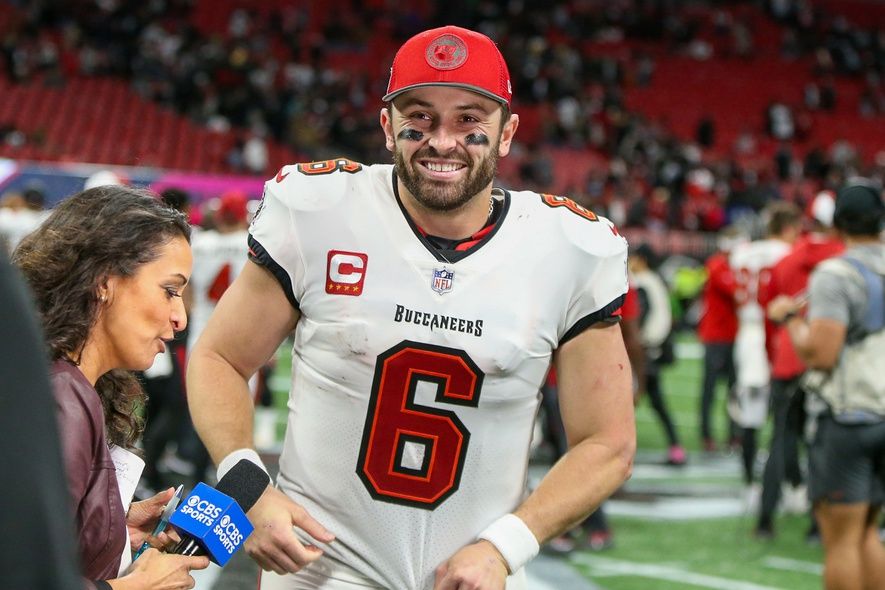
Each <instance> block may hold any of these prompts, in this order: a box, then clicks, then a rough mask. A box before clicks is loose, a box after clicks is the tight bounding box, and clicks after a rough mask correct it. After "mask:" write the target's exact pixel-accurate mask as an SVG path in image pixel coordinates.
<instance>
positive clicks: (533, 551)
mask: <svg viewBox="0 0 885 590" xmlns="http://www.w3.org/2000/svg"><path fill="white" fill-rule="evenodd" d="M477 538H479V539H485V540H486V541H488V542H489V543H491V544H492V545H494V546H495V547H496V548H497V549H498V551H499V552H500V553H501V556H502V557H504V561H506V562H507V568H508V569H509V570H510V573H511V574H515V573H516V572H517V571H518V570H520V569H521V568H522V566H524V565H525V564H527V563H528V562H529V561H531V560H532V558H534V557H535V556H536V555H537V554H538V551H539V550H540V549H541V547H540V545H539V544H538V539H536V538H535V535H534V533H532V531H530V530H529V527H527V526H526V524H525V523H524V522H523V521H522V519H521V518H519V517H518V516H516V515H515V514H505V515H504V516H502V517H501V518H499V519H498V520H496V521H495V522H493V523H492V524H490V525H489V526H487V527H486V529H485V530H484V531H483V532H481V533H480V534H479V535H478V537H477Z"/></svg>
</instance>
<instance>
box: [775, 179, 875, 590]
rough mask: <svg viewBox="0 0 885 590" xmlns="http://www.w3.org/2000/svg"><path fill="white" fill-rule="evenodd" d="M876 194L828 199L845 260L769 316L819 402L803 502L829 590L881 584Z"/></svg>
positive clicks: (849, 192)
mask: <svg viewBox="0 0 885 590" xmlns="http://www.w3.org/2000/svg"><path fill="white" fill-rule="evenodd" d="M883 219H885V205H883V203H882V189H881V188H880V187H879V186H876V185H874V184H872V183H870V182H861V181H855V182H852V183H851V184H849V185H847V186H846V187H844V188H842V189H841V190H840V191H839V193H838V195H837V196H836V207H835V211H834V213H833V224H834V225H835V226H836V228H837V229H838V230H839V234H840V235H841V236H842V238H843V240H844V242H845V247H846V252H845V254H844V255H842V256H839V257H836V258H832V259H830V260H826V261H824V262H822V263H820V264H819V265H818V266H817V268H815V270H814V271H813V272H812V274H811V279H810V281H809V286H808V303H807V305H808V317H807V319H806V318H804V317H803V314H802V311H803V307H804V305H805V302H804V301H803V299H802V298H795V297H790V296H788V295H782V296H780V297H777V298H776V299H774V300H773V301H772V302H771V303H770V305H769V306H768V314H769V317H770V318H771V319H772V320H773V321H777V322H780V323H782V324H784V325H785V326H786V329H787V330H788V332H789V335H790V339H791V341H792V343H793V345H794V346H795V349H796V352H797V353H798V354H799V357H800V358H801V359H802V361H803V362H804V363H805V365H806V366H807V367H809V368H810V369H814V370H815V371H817V372H816V373H814V374H813V375H814V376H816V377H820V378H821V379H820V380H818V381H816V382H815V381H812V380H810V379H807V380H806V381H805V384H806V386H807V387H809V388H810V389H811V390H812V391H814V392H815V393H816V394H817V395H820V397H821V398H822V399H823V400H824V401H825V402H826V403H827V406H828V409H827V411H826V412H824V413H823V414H821V415H820V416H819V417H818V419H817V428H816V432H815V436H814V439H813V442H812V445H811V452H810V461H809V463H810V467H811V478H810V490H811V491H810V497H811V500H812V502H813V505H814V514H815V517H816V518H817V522H818V525H819V526H820V532H821V540H822V541H823V546H824V576H823V577H824V585H825V587H826V588H827V590H862V589H863V590H868V589H871V588H883V587H885V547H883V545H882V541H881V539H880V538H879V532H878V528H877V523H878V518H879V515H880V513H881V509H882V504H883V501H885V383H883V379H882V375H881V370H880V366H881V365H880V364H879V362H880V361H881V359H882V358H885V299H883V297H885V296H883V292H885V288H883V286H885V244H883V242H882V239H881V237H880V232H881V230H882V221H883Z"/></svg>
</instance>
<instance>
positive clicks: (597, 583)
mask: <svg viewBox="0 0 885 590" xmlns="http://www.w3.org/2000/svg"><path fill="white" fill-rule="evenodd" d="M678 342H679V344H678V345H677V356H678V357H679V358H678V359H677V362H676V363H675V364H674V365H672V366H671V367H669V368H667V369H665V370H664V373H663V376H662V377H663V385H664V391H665V394H666V398H667V403H668V405H669V407H670V411H671V413H672V415H673V418H674V420H675V421H676V424H677V428H678V431H679V435H680V437H681V440H682V442H683V444H684V445H685V446H686V448H687V450H688V464H687V465H686V466H684V467H671V466H668V465H666V464H665V462H664V459H665V452H666V440H665V437H664V434H663V431H662V428H661V426H660V425H659V423H658V420H657V417H656V416H655V415H654V413H653V411H652V410H651V407H650V405H649V404H648V402H647V401H642V402H640V404H639V406H638V407H637V409H636V421H637V438H638V453H637V459H636V467H635V470H634V474H633V477H632V478H631V480H630V481H628V482H627V483H626V485H625V486H624V487H623V488H622V490H621V491H619V492H618V493H617V494H616V496H615V497H614V498H613V499H612V500H611V501H610V502H608V503H607V504H606V509H607V513H608V517H609V521H610V523H611V525H612V529H613V531H614V540H615V543H614V547H612V548H610V549H607V550H605V551H602V552H590V551H587V550H577V551H575V552H574V553H572V554H571V555H569V556H568V557H565V558H562V561H563V563H564V564H567V566H568V567H571V568H574V569H575V570H576V571H578V572H580V574H581V575H582V576H583V577H584V578H585V579H586V580H588V584H587V588H593V587H597V588H601V589H606V590H677V589H696V588H701V589H703V588H710V589H716V590H804V589H814V588H820V586H821V575H820V573H821V563H822V552H821V549H820V547H819V546H814V545H808V544H807V543H806V541H805V531H806V529H807V528H808V517H807V516H805V515H780V516H779V517H778V519H777V522H776V526H777V536H776V537H775V538H774V539H773V540H769V541H759V540H757V539H755V538H754V537H753V526H754V524H755V513H752V514H751V513H750V512H748V511H747V509H746V501H745V490H744V485H743V483H742V479H741V468H740V463H739V459H738V456H737V455H736V454H734V453H731V452H728V451H720V452H717V453H704V452H702V451H700V449H699V434H698V397H699V392H700V379H701V359H700V353H701V349H700V347H699V345H698V344H697V342H696V341H695V339H694V337H693V335H690V334H684V335H682V336H681V337H680V338H679V340H678ZM287 357H288V349H284V350H281V354H280V355H279V363H278V365H277V370H276V375H275V378H274V379H273V380H272V381H271V385H272V389H273V390H274V395H275V401H276V405H277V406H278V407H280V408H284V407H285V399H286V397H287V393H286V391H285V390H286V388H287V387H288V375H289V368H290V367H289V359H288V358H287ZM281 415H282V412H281ZM714 417H715V419H716V423H715V432H716V434H717V437H718V439H719V440H720V441H721V440H722V439H723V438H724V435H725V433H726V417H725V410H724V386H722V385H720V391H719V394H718V396H717V405H716V408H715V409H714ZM283 427H284V424H283V423H282V420H281V423H280V424H279V429H280V434H282V429H283ZM767 443H768V430H767V429H766V430H765V431H763V433H762V436H761V437H760V448H761V449H763V451H762V453H761V454H762V457H760V460H759V464H758V467H759V471H760V473H761V467H762V461H763V459H764V449H766V448H767ZM542 451H543V450H542ZM544 469H545V464H544V462H543V452H541V453H539V461H538V462H536V463H535V464H534V465H533V468H532V473H533V474H535V477H540V476H541V475H543V470H544ZM551 587H555V588H556V590H571V589H570V588H558V587H556V586H555V585H553V586H551ZM580 590H585V589H580Z"/></svg>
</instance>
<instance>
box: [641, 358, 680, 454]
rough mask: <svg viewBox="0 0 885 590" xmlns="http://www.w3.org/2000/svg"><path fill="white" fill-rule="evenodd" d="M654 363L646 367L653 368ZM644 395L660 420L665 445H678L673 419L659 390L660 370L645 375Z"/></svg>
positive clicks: (650, 362) (657, 368)
mask: <svg viewBox="0 0 885 590" xmlns="http://www.w3.org/2000/svg"><path fill="white" fill-rule="evenodd" d="M653 362H654V361H648V365H646V366H648V367H653ZM645 395H646V397H648V401H649V402H650V403H651V407H652V409H653V410H654V411H655V413H656V414H657V415H658V418H659V419H660V420H661V426H663V427H664V433H665V434H666V435H667V443H668V444H669V445H670V446H673V445H678V444H679V435H678V434H677V433H676V426H675V425H674V424H673V418H671V417H670V411H669V410H668V409H667V402H666V401H665V400H664V392H663V391H662V390H661V376H660V368H659V367H653V368H652V369H651V370H650V371H649V372H648V373H646V375H645Z"/></svg>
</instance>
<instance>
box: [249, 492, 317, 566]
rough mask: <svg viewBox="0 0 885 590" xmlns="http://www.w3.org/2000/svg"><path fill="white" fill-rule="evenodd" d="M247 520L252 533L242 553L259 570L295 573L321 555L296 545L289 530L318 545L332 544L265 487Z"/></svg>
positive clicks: (278, 494)
mask: <svg viewBox="0 0 885 590" xmlns="http://www.w3.org/2000/svg"><path fill="white" fill-rule="evenodd" d="M247 516H248V517H249V521H250V522H251V523H252V525H253V526H254V527H255V531H254V532H253V533H252V534H251V535H250V536H249V538H248V539H246V543H245V544H244V547H245V548H246V553H248V554H249V555H250V556H252V559H254V560H255V562H256V563H257V564H258V565H259V566H260V567H261V569H263V570H267V571H273V572H275V573H277V574H280V575H282V574H286V573H294V572H297V571H298V570H300V569H301V568H303V567H304V566H306V565H307V564H309V563H311V562H314V561H316V560H317V559H319V558H320V557H321V556H322V555H323V550H322V549H320V548H319V547H317V546H315V545H305V544H303V543H302V542H301V541H299V540H298V537H297V536H296V535H295V532H294V531H293V530H292V527H293V526H297V527H298V528H300V529H301V530H303V531H304V532H305V533H307V534H308V535H310V536H311V537H313V538H314V539H316V540H317V541H319V542H321V543H331V542H332V541H334V540H335V535H333V534H332V533H330V532H329V531H327V530H326V528H325V527H324V526H323V525H321V524H320V523H319V522H317V521H316V520H315V519H314V518H313V517H312V516H311V515H310V514H308V513H307V511H306V510H305V509H304V508H302V507H301V506H299V505H298V504H296V503H295V502H293V501H292V500H291V499H290V498H289V497H288V496H286V495H285V494H284V493H283V492H281V491H280V490H278V489H276V488H274V487H273V486H267V489H265V490H264V493H263V494H262V495H261V497H260V498H259V499H258V502H256V503H255V505H254V506H253V507H252V508H251V509H250V510H249V512H248V513H247Z"/></svg>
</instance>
